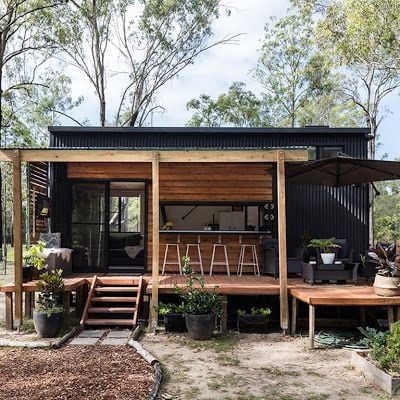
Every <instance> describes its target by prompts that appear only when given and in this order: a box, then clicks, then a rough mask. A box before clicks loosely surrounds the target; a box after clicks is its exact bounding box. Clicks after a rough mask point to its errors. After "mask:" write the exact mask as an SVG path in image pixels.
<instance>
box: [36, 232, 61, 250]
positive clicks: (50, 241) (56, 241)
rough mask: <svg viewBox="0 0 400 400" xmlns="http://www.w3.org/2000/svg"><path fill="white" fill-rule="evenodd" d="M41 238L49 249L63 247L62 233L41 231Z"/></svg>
mask: <svg viewBox="0 0 400 400" xmlns="http://www.w3.org/2000/svg"><path fill="white" fill-rule="evenodd" d="M39 240H41V241H42V242H45V243H46V248H48V249H58V248H60V247H61V233H60V232H57V233H41V234H40V236H39Z"/></svg>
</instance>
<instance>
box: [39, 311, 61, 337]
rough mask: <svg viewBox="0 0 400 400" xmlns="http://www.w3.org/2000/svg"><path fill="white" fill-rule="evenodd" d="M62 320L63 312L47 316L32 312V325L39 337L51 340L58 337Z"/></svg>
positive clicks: (42, 313)
mask: <svg viewBox="0 0 400 400" xmlns="http://www.w3.org/2000/svg"><path fill="white" fill-rule="evenodd" d="M63 320H64V312H63V311H60V312H57V313H53V314H50V315H49V316H47V314H46V313H44V312H38V311H35V310H34V311H33V324H34V325H35V330H36V332H37V334H38V335H39V336H40V337H43V338H53V337H56V336H57V335H58V333H59V332H60V330H61V327H62V324H63Z"/></svg>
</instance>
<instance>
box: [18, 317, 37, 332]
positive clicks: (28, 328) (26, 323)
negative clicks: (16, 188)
mask: <svg viewBox="0 0 400 400" xmlns="http://www.w3.org/2000/svg"><path fill="white" fill-rule="evenodd" d="M20 330H21V331H23V332H26V333H34V332H35V326H34V325H33V319H30V318H24V320H23V321H22V324H21V326H20Z"/></svg>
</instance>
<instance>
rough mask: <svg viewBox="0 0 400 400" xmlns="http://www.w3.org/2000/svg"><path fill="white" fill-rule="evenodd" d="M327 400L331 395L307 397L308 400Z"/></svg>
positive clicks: (321, 394)
mask: <svg viewBox="0 0 400 400" xmlns="http://www.w3.org/2000/svg"><path fill="white" fill-rule="evenodd" d="M326 399H329V394H326V393H318V394H312V395H311V396H308V397H307V400H326Z"/></svg>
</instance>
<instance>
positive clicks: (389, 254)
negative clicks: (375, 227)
mask: <svg viewBox="0 0 400 400" xmlns="http://www.w3.org/2000/svg"><path fill="white" fill-rule="evenodd" d="M368 257H369V258H370V259H369V262H370V263H372V264H375V268H376V269H377V274H379V275H382V276H395V275H397V271H398V267H397V265H396V261H395V260H396V257H397V254H396V245H395V244H390V245H384V244H381V243H377V244H376V246H375V247H373V248H371V249H369V250H368Z"/></svg>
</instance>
